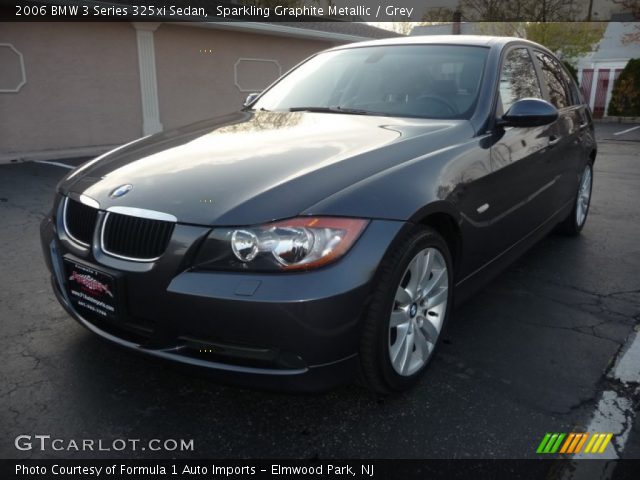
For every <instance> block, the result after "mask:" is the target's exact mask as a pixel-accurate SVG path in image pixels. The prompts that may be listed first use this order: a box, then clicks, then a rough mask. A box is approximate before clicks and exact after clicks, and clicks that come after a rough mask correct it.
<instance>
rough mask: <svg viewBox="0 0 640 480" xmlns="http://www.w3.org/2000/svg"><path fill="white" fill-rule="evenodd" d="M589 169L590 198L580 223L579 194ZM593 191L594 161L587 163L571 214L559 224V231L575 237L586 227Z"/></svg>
mask: <svg viewBox="0 0 640 480" xmlns="http://www.w3.org/2000/svg"><path fill="white" fill-rule="evenodd" d="M587 169H589V172H590V175H589V200H588V202H587V205H586V211H585V213H584V219H583V220H582V223H580V222H579V221H578V208H579V207H578V201H579V195H580V187H581V185H582V181H583V178H584V175H585V174H586V171H587ZM592 192H593V163H591V162H590V163H588V164H587V165H585V170H584V171H583V173H582V176H581V177H580V181H579V182H578V188H577V189H576V195H575V197H574V200H573V208H572V209H571V213H570V214H569V216H568V217H567V218H565V219H564V220H563V221H562V222H561V223H560V224H559V225H558V231H559V232H560V233H563V234H564V235H568V236H570V237H575V236H577V235H579V234H580V232H582V229H583V228H584V226H585V224H586V223H587V218H588V216H589V208H590V206H591V196H592Z"/></svg>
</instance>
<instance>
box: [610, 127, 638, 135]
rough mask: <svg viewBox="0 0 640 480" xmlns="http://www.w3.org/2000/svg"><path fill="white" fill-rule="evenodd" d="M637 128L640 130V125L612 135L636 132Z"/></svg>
mask: <svg viewBox="0 0 640 480" xmlns="http://www.w3.org/2000/svg"><path fill="white" fill-rule="evenodd" d="M638 128H640V125H637V126H635V127H631V128H627V129H626V130H621V131H619V132H616V133H614V135H624V134H625V133H629V132H633V131H634V130H637V129H638Z"/></svg>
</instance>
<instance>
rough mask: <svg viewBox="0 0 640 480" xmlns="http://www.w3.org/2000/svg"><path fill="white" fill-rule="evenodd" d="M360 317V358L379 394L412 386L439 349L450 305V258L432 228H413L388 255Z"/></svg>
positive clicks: (364, 375)
mask: <svg viewBox="0 0 640 480" xmlns="http://www.w3.org/2000/svg"><path fill="white" fill-rule="evenodd" d="M380 270H381V273H380V275H379V281H378V285H377V287H376V289H375V293H374V298H373V300H372V302H371V305H370V307H369V310H368V312H367V315H366V316H365V319H364V324H363V334H362V342H361V348H360V360H361V366H362V373H363V377H364V380H365V383H366V384H367V386H368V387H369V388H371V389H372V390H374V391H376V392H379V393H389V392H392V391H401V390H405V389H407V388H409V387H410V386H412V385H413V384H414V383H415V382H416V381H417V380H418V378H419V377H420V375H421V374H422V373H423V372H424V370H425V368H426V367H427V365H428V364H429V362H430V360H431V358H432V357H433V354H434V351H435V350H436V348H437V346H438V345H439V341H440V337H441V333H442V331H443V328H444V326H445V324H446V321H447V318H448V315H449V312H450V310H451V304H452V286H453V278H452V269H451V254H450V252H449V248H448V247H447V243H446V242H445V241H444V239H443V238H442V236H441V235H440V234H438V233H437V232H436V231H435V230H433V229H431V228H426V227H419V228H416V229H415V230H414V231H412V232H411V233H410V234H408V235H407V237H405V239H404V240H403V241H402V242H401V243H400V245H399V246H398V247H396V248H394V249H393V250H392V251H390V252H389V253H388V254H387V256H386V257H385V260H384V261H383V263H382V265H381V269H380Z"/></svg>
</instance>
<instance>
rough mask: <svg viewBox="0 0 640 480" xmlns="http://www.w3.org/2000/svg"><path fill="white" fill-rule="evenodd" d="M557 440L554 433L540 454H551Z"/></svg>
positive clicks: (556, 435)
mask: <svg viewBox="0 0 640 480" xmlns="http://www.w3.org/2000/svg"><path fill="white" fill-rule="evenodd" d="M557 438H558V434H557V433H554V434H553V435H551V438H550V439H549V441H548V442H547V446H546V447H544V451H543V452H542V453H551V448H552V447H553V445H554V444H555V443H556V439H557Z"/></svg>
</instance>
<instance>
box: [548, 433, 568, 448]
mask: <svg viewBox="0 0 640 480" xmlns="http://www.w3.org/2000/svg"><path fill="white" fill-rule="evenodd" d="M566 436H567V434H566V433H561V434H560V435H558V439H557V440H556V443H554V444H553V447H551V450H550V451H549V453H556V452H557V451H558V449H559V448H560V444H561V443H562V440H564V437H566Z"/></svg>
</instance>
